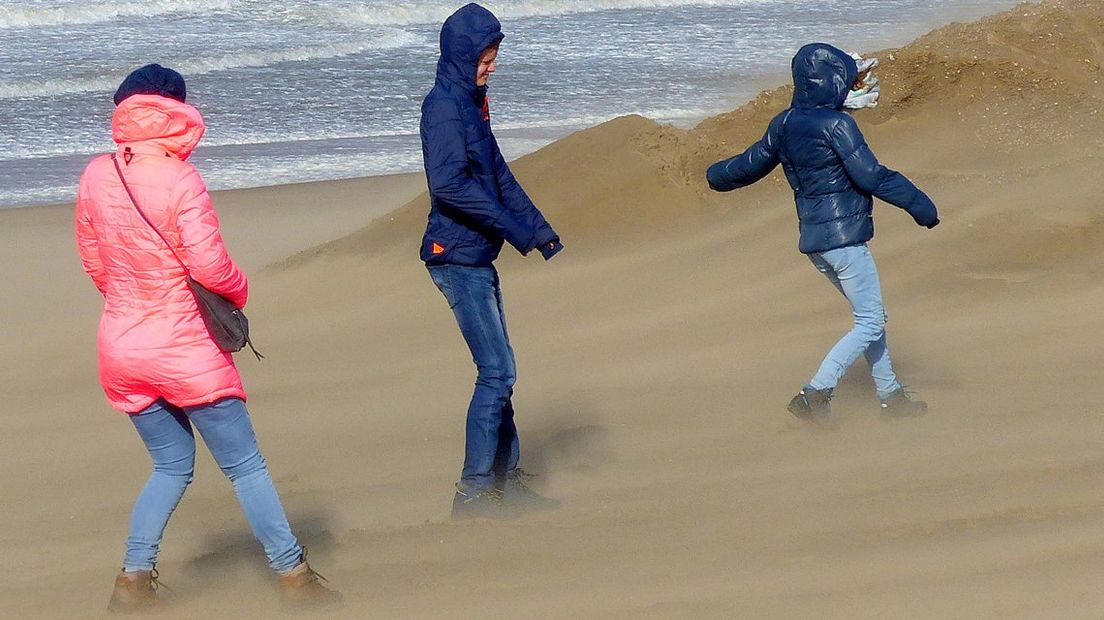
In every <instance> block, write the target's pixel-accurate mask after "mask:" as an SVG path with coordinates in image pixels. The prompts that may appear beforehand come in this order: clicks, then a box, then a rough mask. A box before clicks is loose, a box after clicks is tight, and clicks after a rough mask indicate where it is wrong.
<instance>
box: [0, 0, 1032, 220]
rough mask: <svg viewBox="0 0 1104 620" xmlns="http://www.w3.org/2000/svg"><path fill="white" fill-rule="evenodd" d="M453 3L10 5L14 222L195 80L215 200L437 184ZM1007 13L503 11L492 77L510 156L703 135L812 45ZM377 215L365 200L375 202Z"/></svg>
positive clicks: (849, 45) (7, 80) (905, 8)
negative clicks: (576, 141) (437, 115)
mask: <svg viewBox="0 0 1104 620" xmlns="http://www.w3.org/2000/svg"><path fill="white" fill-rule="evenodd" d="M462 4H464V3H463V2H460V1H442V0H406V1H405V2H385V1H382V0H290V1H284V2H268V1H260V0H3V1H2V2H0V207H13V206H29V205H35V204H44V203H53V202H64V201H71V200H73V199H74V197H75V194H76V184H77V179H78V176H79V174H80V172H81V170H82V169H83V167H84V165H85V163H87V161H88V159H89V158H90V157H91V156H93V155H94V154H96V153H101V152H107V151H110V150H112V148H113V145H112V142H111V126H110V124H111V113H112V110H113V103H112V94H113V93H114V91H115V88H116V87H117V86H118V84H119V82H120V81H121V80H122V79H123V77H125V76H126V74H127V73H129V72H130V71H131V70H133V69H135V68H136V67H138V66H140V65H143V64H146V63H150V62H157V63H161V64H163V65H165V66H168V67H172V68H174V69H176V70H178V71H180V72H181V73H182V74H183V75H184V76H185V78H186V79H187V83H188V101H189V103H192V104H194V105H196V106H197V107H198V108H199V109H200V110H201V111H202V113H203V115H204V118H205V120H206V122H207V126H208V131H207V134H206V136H205V137H204V139H203V142H202V143H201V145H200V147H199V148H198V149H197V150H196V153H195V154H194V155H193V158H192V161H193V162H194V163H195V164H196V165H197V166H198V167H199V169H200V171H201V172H202V174H203V176H204V178H205V180H206V181H207V183H208V185H209V186H210V187H211V188H212V189H224V188H239V187H252V186H260V185H276V184H282V183H292V182H300V181H310V180H322V179H338V178H348V177H357V176H365V175H377V174H386V173H394V172H409V171H416V170H419V169H421V150H420V146H419V142H418V115H419V107H420V104H421V100H422V98H423V97H424V96H425V94H426V92H428V90H429V89H430V88H431V87H432V85H433V80H434V74H435V69H436V58H437V54H438V38H437V37H438V32H439V29H440V25H441V22H442V21H443V20H444V19H445V18H446V17H448V15H449V14H450V13H452V12H453V11H454V10H456V9H457V8H459V7H460V6H461V5H462ZM1013 4H1014V2H1012V1H1011V0H817V1H812V2H809V1H805V0H698V1H690V0H514V1H507V0H497V1H494V2H490V1H488V2H486V3H484V6H487V7H488V8H490V9H491V10H493V11H494V12H495V13H496V14H497V15H498V16H499V17H500V19H501V20H502V27H503V30H504V31H505V33H506V39H505V41H504V42H503V46H502V50H501V53H500V55H499V61H498V67H497V69H498V70H497V73H495V75H494V76H492V78H491V89H490V97H491V111H492V122H493V125H494V128H495V134H496V135H497V136H498V138H499V142H500V143H501V145H502V148H503V150H504V152H505V154H506V156H507V157H508V158H511V159H512V158H515V157H519V156H521V155H523V154H525V153H528V152H531V151H533V150H535V149H537V148H540V147H541V146H543V145H545V144H547V143H549V142H551V141H553V140H555V139H557V138H559V137H562V136H564V135H566V134H567V133H570V132H572V131H575V130H578V129H582V128H585V127H589V126H591V125H594V124H597V123H600V122H602V121H605V120H608V119H611V118H614V117H616V116H620V115H624V114H631V113H636V114H643V115H645V116H648V117H651V118H654V119H656V120H659V121H661V122H666V123H673V124H675V125H679V126H691V125H693V124H694V123H695V122H696V121H698V120H700V119H702V118H704V117H706V116H709V115H711V114H715V113H717V112H720V111H724V110H729V109H732V108H735V107H737V106H738V105H739V104H741V103H742V102H744V101H746V100H747V99H749V98H750V97H752V96H753V95H754V94H755V93H756V92H757V91H758V90H760V89H761V88H764V87H768V86H775V85H778V84H781V83H782V82H783V81H785V79H786V76H787V72H788V67H789V59H790V57H791V56H792V54H793V53H794V51H795V50H796V49H797V48H798V47H800V46H801V45H802V44H804V43H808V42H810V41H826V42H830V43H834V44H836V45H838V46H840V47H842V48H844V49H848V50H868V49H876V48H878V47H884V46H888V45H899V44H903V43H905V42H907V41H908V40H910V39H911V38H913V37H915V36H917V35H919V34H922V33H924V32H927V31H928V30H930V29H932V28H934V27H936V26H939V25H943V24H946V23H948V22H951V21H955V20H959V21H962V20H971V19H975V18H977V17H980V16H982V15H986V14H991V13H995V12H997V11H1000V10H1003V9H1006V8H1008V7H1011V6H1012V5H1013ZM366 199H367V197H366Z"/></svg>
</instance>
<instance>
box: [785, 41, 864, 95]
mask: <svg viewBox="0 0 1104 620" xmlns="http://www.w3.org/2000/svg"><path fill="white" fill-rule="evenodd" d="M790 68H791V69H792V70H793V82H794V94H793V103H792V104H791V105H792V106H793V107H795V108H831V109H833V110H840V109H842V108H843V102H844V100H845V99H847V93H848V92H850V91H851V86H852V85H853V84H854V83H855V79H856V78H857V77H858V76H859V68H858V65H856V64H855V60H854V59H853V58H851V56H850V55H848V54H847V53H846V52H844V51H842V50H839V49H837V48H835V47H832V46H831V45H828V44H827V43H810V44H808V45H806V46H804V47H802V48H801V49H800V50H798V51H797V54H795V55H794V57H793V62H791V63H790Z"/></svg>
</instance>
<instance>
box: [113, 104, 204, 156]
mask: <svg viewBox="0 0 1104 620" xmlns="http://www.w3.org/2000/svg"><path fill="white" fill-rule="evenodd" d="M206 130H207V126H206V125H204V123H203V116H202V115H201V114H200V113H199V110H197V109H195V107H194V106H191V105H188V104H187V103H183V102H180V101H177V100H176V99H170V98H168V97H161V96H158V95H132V96H130V97H127V98H126V99H124V100H123V102H122V103H120V104H119V106H118V107H116V108H115V115H114V116H113V117H112V119H111V135H112V138H114V139H115V143H116V144H118V145H119V146H129V147H131V148H132V149H133V150H134V151H136V152H150V151H163V152H165V153H168V154H170V155H172V156H173V157H176V158H178V159H181V160H184V159H188V156H189V155H191V154H192V151H194V150H195V147H196V145H197V144H199V140H200V138H202V137H203V132H204V131H206Z"/></svg>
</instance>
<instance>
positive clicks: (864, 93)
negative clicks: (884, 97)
mask: <svg viewBox="0 0 1104 620" xmlns="http://www.w3.org/2000/svg"><path fill="white" fill-rule="evenodd" d="M881 94H882V90H881V88H880V87H879V86H877V85H874V86H872V87H870V88H864V89H862V90H853V91H851V92H849V93H847V99H845V100H844V102H843V107H844V108H846V109H848V110H862V109H863V108H876V107H878V97H880V96H881Z"/></svg>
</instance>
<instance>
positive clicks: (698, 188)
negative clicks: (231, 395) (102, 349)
mask: <svg viewBox="0 0 1104 620" xmlns="http://www.w3.org/2000/svg"><path fill="white" fill-rule="evenodd" d="M876 55H878V56H879V57H880V58H881V59H882V61H883V65H882V68H881V69H880V70H879V74H880V75H881V77H882V80H883V84H884V88H885V92H884V95H883V100H882V102H883V103H882V105H881V106H879V108H878V109H877V110H874V111H868V112H863V113H861V116H859V119H860V124H861V126H862V127H863V130H864V132H865V133H866V135H867V137H868V139H869V140H870V142H871V143H872V145H873V147H874V149H875V152H876V153H878V155H879V156H880V157H881V158H882V160H883V161H884V162H885V163H887V164H889V165H891V166H892V167H895V168H898V169H900V170H902V171H904V172H906V173H907V174H908V175H909V176H910V177H912V178H913V179H914V180H916V181H917V182H918V184H919V185H921V186H922V187H924V188H925V189H926V190H928V191H929V192H930V194H931V195H932V196H933V198H935V200H936V202H937V204H938V205H939V206H940V209H941V216H942V219H943V225H942V226H940V227H939V228H937V229H935V230H932V231H927V230H924V229H921V228H919V227H916V226H915V225H914V224H913V223H912V221H911V219H910V218H909V217H908V216H907V215H906V214H904V213H902V212H900V211H898V210H896V209H894V208H892V207H888V206H886V205H879V206H878V207H876V221H877V225H878V234H877V237H876V238H875V240H874V242H873V243H872V244H871V247H872V250H873V252H874V254H875V256H876V257H877V260H878V264H879V268H880V270H881V273H882V278H883V287H884V290H885V295H886V300H887V304H888V308H889V312H890V317H891V319H890V327H889V330H890V345H891V347H892V349H893V351H894V360H895V365H896V366H897V367H898V370H899V372H900V374H901V376H902V378H903V379H904V380H905V381H906V382H907V383H908V384H909V385H910V386H911V387H912V388H914V389H916V390H917V391H918V392H919V393H920V394H921V395H922V396H923V397H924V398H925V399H926V400H928V401H929V403H930V404H931V406H932V411H931V413H930V414H929V415H928V416H927V417H926V418H923V419H918V420H910V421H903V422H898V423H884V422H882V421H881V420H879V419H878V416H877V401H876V399H875V397H874V394H873V388H872V386H871V385H870V381H869V379H867V378H866V377H865V369H864V368H862V367H861V366H857V367H856V368H855V370H854V372H852V373H851V374H849V375H848V377H847V379H846V380H845V383H844V384H843V385H841V387H840V389H839V390H838V396H837V399H836V400H835V401H834V407H835V408H836V410H837V411H838V412H839V414H840V416H841V417H842V423H841V428H840V429H839V430H838V431H836V432H823V431H817V430H816V429H811V428H807V427H804V426H801V425H798V424H796V423H794V422H792V421H791V420H790V419H788V415H787V414H786V413H785V409H784V406H785V403H786V401H787V400H788V398H789V397H790V396H791V395H792V393H793V392H794V390H796V389H797V388H798V387H799V386H800V384H801V383H802V382H803V381H804V380H806V379H807V378H808V375H809V374H810V373H811V372H812V371H813V370H814V369H815V365H816V364H817V363H818V362H819V360H820V357H821V356H822V355H823V353H824V351H825V350H827V348H828V347H829V346H830V345H831V343H832V342H834V341H835V339H836V338H837V337H838V336H839V335H840V334H841V333H842V332H843V331H844V330H845V329H846V328H847V325H848V323H849V317H848V313H847V311H846V307H845V305H844V302H843V300H842V299H841V298H839V297H838V295H836V294H835V293H834V292H833V291H832V289H831V288H830V286H829V285H828V284H827V283H825V282H824V281H823V280H822V278H821V276H819V275H818V274H817V273H816V272H815V271H814V270H813V269H812V268H811V267H810V266H809V264H808V261H807V260H806V259H804V258H803V257H802V256H801V255H799V254H798V253H797V251H796V245H797V233H796V222H795V217H794V214H793V204H792V198H791V197H790V192H789V189H788V188H787V187H786V186H785V184H784V181H783V180H782V179H781V177H780V175H779V174H778V173H776V174H775V175H773V176H772V177H771V178H770V179H769V180H766V181H764V182H762V183H760V184H759V185H758V186H755V187H753V188H750V189H747V190H741V191H739V192H735V193H731V194H725V195H719V194H712V193H710V192H708V190H707V189H706V187H705V184H704V179H703V171H704V168H705V166H706V165H707V164H708V163H711V162H712V161H714V160H716V159H719V158H721V157H723V156H726V155H730V154H732V153H734V152H736V151H738V150H740V149H742V148H743V147H744V145H745V144H746V143H748V142H750V141H751V140H754V139H756V138H758V136H759V135H761V133H762V131H763V129H764V127H765V125H766V122H767V120H768V119H769V118H770V117H771V116H772V115H773V114H774V113H776V112H777V111H778V110H780V109H782V108H783V107H785V105H786V104H787V102H788V91H787V89H785V88H782V89H779V90H775V91H770V92H766V93H763V94H762V95H760V96H759V97H758V98H756V99H755V100H754V101H753V102H751V103H749V104H748V105H747V106H744V107H743V108H741V109H739V110H736V111H733V112H731V113H728V114H723V115H721V116H719V117H716V118H712V119H709V120H707V121H705V122H703V123H702V124H701V125H700V126H699V127H697V128H695V129H694V130H691V131H682V130H678V129H675V128H671V127H665V126H659V125H657V124H655V123H653V122H652V121H649V120H647V119H644V118H639V117H629V118H622V119H617V120H614V121H611V122H609V123H606V124H604V125H602V126H599V127H595V128H592V129H590V130H587V131H583V132H580V133H577V134H575V135H572V136H569V137H568V138H565V139H564V140H561V141H559V142H557V143H555V144H553V145H550V146H548V147H547V148H545V149H542V150H541V151H539V152H537V153H534V154H532V155H530V156H527V157H525V158H523V159H522V160H520V161H518V162H517V163H516V165H515V166H514V169H515V172H516V173H517V175H518V176H519V177H520V178H521V180H522V182H523V183H524V184H525V186H526V188H528V189H529V190H530V193H531V194H532V195H533V197H534V199H535V200H536V201H537V203H538V204H539V205H540V206H541V207H542V209H543V210H544V211H545V213H546V214H547V215H548V217H549V219H550V220H551V221H552V222H553V223H554V224H555V226H556V227H557V229H558V230H559V232H560V233H561V234H562V235H563V237H564V241H565V243H566V245H567V249H566V251H565V252H564V253H563V254H562V255H561V256H559V257H557V258H556V259H555V260H554V261H552V262H550V263H547V264H546V263H544V262H543V261H542V260H540V259H539V258H538V257H531V258H527V259H523V258H520V257H517V256H515V255H512V254H509V253H506V254H504V258H503V260H502V261H500V263H501V271H502V278H503V281H504V286H505V289H506V299H507V312H508V314H509V316H510V319H511V324H510V325H511V331H512V338H513V340H514V342H515V346H516V348H517V350H518V351H517V352H518V357H519V366H520V377H521V378H520V382H519V385H518V388H517V389H518V392H517V398H516V402H517V408H518V412H519V416H520V418H519V425H520V426H521V429H522V443H523V454H524V457H523V464H524V465H525V466H526V467H527V468H530V469H533V470H535V471H537V472H539V473H541V474H542V477H541V478H540V479H539V480H540V484H539V486H540V487H541V488H542V489H543V490H544V491H546V492H547V493H548V494H550V495H553V496H555V497H559V498H561V499H563V501H564V507H563V508H561V509H560V510H558V511H556V512H553V513H549V514H544V515H532V516H527V517H525V518H523V519H521V520H518V521H516V522H511V523H507V524H487V523H463V524H453V523H450V522H448V521H447V511H448V503H449V500H450V495H451V484H452V482H453V480H454V478H455V476H456V471H457V469H458V467H459V460H460V458H461V445H462V422H461V421H462V418H463V414H464V410H465V407H466V401H467V398H468V396H469V393H470V388H471V381H472V378H473V369H472V368H471V365H470V360H469V358H468V354H467V351H466V349H465V348H464V346H463V343H462V341H461V340H460V338H459V336H458V335H457V334H456V333H455V331H456V330H455V325H454V324H453V320H452V317H451V315H450V314H449V312H448V310H447V307H446V305H445V303H444V301H443V299H441V298H440V294H439V293H438V292H437V291H436V289H434V287H433V286H432V284H431V283H430V282H429V279H428V277H427V276H426V274H425V271H424V268H423V267H422V266H421V264H420V263H419V262H418V260H417V247H418V239H419V238H420V235H421V232H422V227H423V226H424V222H425V213H426V208H427V203H426V198H425V196H424V195H422V196H420V197H417V198H414V200H413V201H411V202H409V203H407V201H408V200H409V199H410V198H411V197H412V196H413V195H414V192H415V191H418V190H417V189H416V188H417V187H418V186H419V184H420V183H421V181H420V180H419V179H417V178H416V177H407V178H402V179H390V180H384V181H380V180H364V181H358V182H343V183H339V184H315V185H308V186H301V187H298V188H291V189H289V188H271V189H266V190H256V191H250V192H230V193H226V194H222V195H220V196H218V198H217V201H218V204H219V205H220V211H221V212H222V213H223V219H224V220H225V222H226V236H227V238H228V239H229V242H230V245H231V249H232V250H233V251H234V252H235V253H236V254H238V256H239V257H240V259H241V260H242V262H243V263H244V264H246V265H248V266H250V267H251V268H253V269H254V273H255V275H254V278H253V290H254V293H253V294H254V297H253V299H252V301H251V307H250V316H251V317H252V318H253V321H254V324H255V329H256V339H257V341H258V344H259V345H260V346H261V348H262V349H263V350H264V352H265V353H266V354H267V355H268V359H267V360H265V361H264V362H263V363H257V362H254V361H251V360H249V359H247V358H246V357H242V358H241V366H242V367H243V372H244V375H245V377H246V382H247V387H248V388H249V389H250V394H251V400H250V406H251V409H252V411H253V413H254V419H255V424H256V426H257V428H258V432H259V434H260V438H261V442H262V445H263V446H264V449H265V452H266V455H267V458H268V461H269V463H270V466H271V468H272V471H273V473H274V475H275V477H276V479H277V484H278V485H279V488H280V490H281V493H282V494H283V496H284V500H285V503H286V505H287V508H288V510H289V513H290V515H291V517H292V520H293V524H295V526H296V527H297V529H298V530H299V532H300V535H301V538H302V539H303V540H304V542H305V543H306V544H307V545H308V546H309V547H310V548H311V551H312V558H313V560H314V561H315V563H316V564H317V567H318V568H319V570H321V571H322V572H323V574H325V575H326V576H327V577H329V578H330V580H331V582H332V583H333V585H335V586H336V587H338V588H340V589H342V590H343V591H344V592H345V593H346V595H347V599H348V600H347V604H346V606H345V607H344V608H343V610H342V611H341V612H340V613H336V614H332V616H333V617H348V618H364V617H380V618H441V617H455V618H469V617H488V618H634V619H636V618H787V619H788V618H885V617H895V618H1063V619H1066V618H1099V617H1101V616H1104V594H1101V591H1100V588H1099V587H1097V585H1096V582H1095V579H1094V576H1095V575H1096V574H1098V573H1099V572H1100V571H1101V570H1102V569H1104V500H1102V499H1101V494H1100V491H1099V486H1100V479H1101V476H1102V475H1104V456H1102V451H1101V449H1100V437H1101V436H1102V431H1104V422H1102V420H1101V418H1100V415H1099V414H1100V411H1101V406H1100V405H1099V403H1098V399H1097V392H1098V390H1097V384H1098V383H1099V368H1100V353H1099V348H1100V345H1099V343H1101V342H1104V328H1102V327H1101V324H1100V321H1099V320H1097V314H1098V311H1097V309H1098V308H1099V307H1100V306H1101V304H1102V303H1104V285H1102V283H1101V282H1102V276H1104V273H1102V272H1104V268H1102V267H1101V265H1104V243H1102V241H1104V217H1102V216H1101V211H1100V206H1099V205H1100V199H1099V196H1100V191H1099V189H1098V188H1099V179H1100V172H1099V171H1100V170H1102V169H1104V157H1102V156H1101V155H1100V148H1099V147H1100V146H1101V143H1102V138H1104V123H1101V118H1100V116H1101V115H1104V85H1102V84H1101V83H1100V80H1101V78H1102V74H1101V65H1102V64H1104V6H1101V4H1100V3H1099V2H1087V1H1083V2H1079V1H1072V0H1067V1H1054V2H1044V3H1042V4H1025V5H1021V6H1020V7H1018V8H1016V9H1014V10H1012V11H1010V12H1008V13H1005V14H1002V15H999V16H994V17H991V18H987V19H984V20H981V21H979V22H977V23H972V24H956V25H952V26H949V27H946V28H943V29H940V30H938V31H935V32H933V33H931V34H929V35H927V36H925V37H923V38H921V39H919V40H918V41H916V42H914V43H912V44H910V45H908V46H905V47H903V48H900V49H894V50H882V51H878V52H876ZM306 201H309V204H310V209H304V208H303V205H304V203H305V202H306ZM404 203H406V204H405V206H401V207H400V208H398V209H397V210H395V211H393V212H391V213H389V214H387V215H383V216H382V217H379V218H378V219H375V218H377V216H379V215H380V214H382V213H384V212H385V211H386V210H389V208H390V207H393V206H399V205H403V204H404ZM385 207H386V208H387V209H385ZM331 210H333V211H334V212H335V213H339V214H340V215H337V216H333V218H332V219H331V218H330V214H331ZM322 215H324V216H325V218H324V219H323V221H322V222H320V221H319V219H320V216H322ZM68 218H69V210H68V209H67V208H65V207H57V208H45V209H33V210H26V211H16V212H0V235H3V243H0V252H3V254H0V259H2V260H0V263H2V264H3V270H2V271H0V276H2V277H3V280H2V282H0V283H2V285H3V288H2V290H3V291H4V292H5V293H6V294H5V298H6V299H8V300H9V301H7V302H6V303H5V304H4V306H5V308H4V310H3V311H2V313H0V329H3V334H4V335H3V342H4V346H5V352H6V355H4V356H3V358H0V393H3V395H4V403H5V411H6V412H7V415H6V418H5V421H6V423H7V424H6V428H5V431H6V432H5V433H3V434H2V435H0V471H2V472H3V473H2V474H0V492H2V497H3V498H4V499H5V502H4V504H5V510H4V514H5V516H6V517H7V519H6V522H7V525H8V527H6V528H4V530H3V533H0V542H2V543H3V548H4V549H5V550H7V551H8V552H9V553H10V554H12V556H11V557H12V559H13V560H14V561H13V562H11V564H12V566H13V567H14V568H15V570H14V574H13V575H11V576H9V578H7V579H5V580H3V583H2V584H0V602H2V603H3V605H2V607H3V608H4V609H5V614H4V615H5V616H6V617H50V618H53V617H95V616H96V615H98V614H99V611H98V610H99V609H101V608H102V606H103V605H104V604H105V603H106V599H107V595H108V588H109V586H110V580H111V578H112V575H113V572H114V570H116V561H117V558H118V557H120V555H121V552H122V539H123V536H124V535H125V529H126V522H127V515H128V513H129V509H130V502H131V501H132V500H133V495H134V494H135V492H136V491H137V489H138V488H139V487H140V485H141V484H142V482H143V480H144V478H145V476H146V474H147V471H146V467H147V461H146V457H145V456H144V451H143V449H142V447H141V445H140V443H139V442H138V440H137V438H136V437H134V436H133V431H132V430H131V429H130V428H129V425H128V424H126V423H125V420H122V419H121V418H120V417H118V416H117V415H116V414H113V413H112V412H110V411H109V410H108V409H107V407H106V405H104V404H103V401H102V397H101V395H100V392H99V388H98V386H97V384H96V380H95V353H94V333H95V322H96V318H97V315H98V300H97V297H96V294H95V291H94V289H93V288H92V286H91V285H90V284H88V283H87V282H85V281H84V276H83V274H81V273H79V267H78V263H77V260H76V257H75V252H74V251H73V249H72V247H71V246H72V242H71V241H70V239H69V235H70V232H69V228H68V226H69V223H68ZM370 222H371V223H370ZM259 225H263V226H264V229H263V230H260V229H258V226H259ZM270 240H271V241H270ZM323 242H325V243H323ZM262 265H266V267H265V268H264V269H259V267H260V266H262ZM198 469H199V472H198V475H197V480H196V483H195V484H194V485H193V486H192V488H191V489H190V491H189V494H188V496H187V498H186V500H185V502H184V503H183V505H182V506H181V508H180V510H179V511H178V513H177V515H176V516H175V517H174V519H173V521H172V523H171V524H170V529H169V531H168V533H167V538H166V542H165V548H164V551H163V554H162V558H161V564H160V569H161V573H162V577H163V580H164V581H165V582H166V583H168V584H169V585H170V586H172V587H173V588H174V590H175V594H176V599H177V606H176V608H175V610H174V611H172V612H171V613H169V614H168V617H179V618H194V617H199V616H200V615H201V614H202V615H205V616H209V617H255V616H261V615H262V614H270V613H273V612H275V610H276V605H275V599H274V596H273V592H272V590H271V586H270V583H269V579H268V576H267V575H266V573H265V569H264V566H263V559H262V556H261V554H260V551H259V549H257V548H256V545H255V544H254V543H253V542H252V541H251V540H250V536H249V533H248V529H247V527H246V525H245V523H244V520H243V519H242V518H241V516H240V514H239V512H238V509H237V507H236V505H235V503H234V499H233V496H232V494H231V493H230V490H229V487H228V485H227V484H225V482H224V481H223V480H222V479H221V475H220V474H219V473H218V471H217V468H216V467H215V466H214V464H213V463H212V462H211V460H210V457H208V456H203V457H201V458H200V461H199V467H198Z"/></svg>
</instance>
